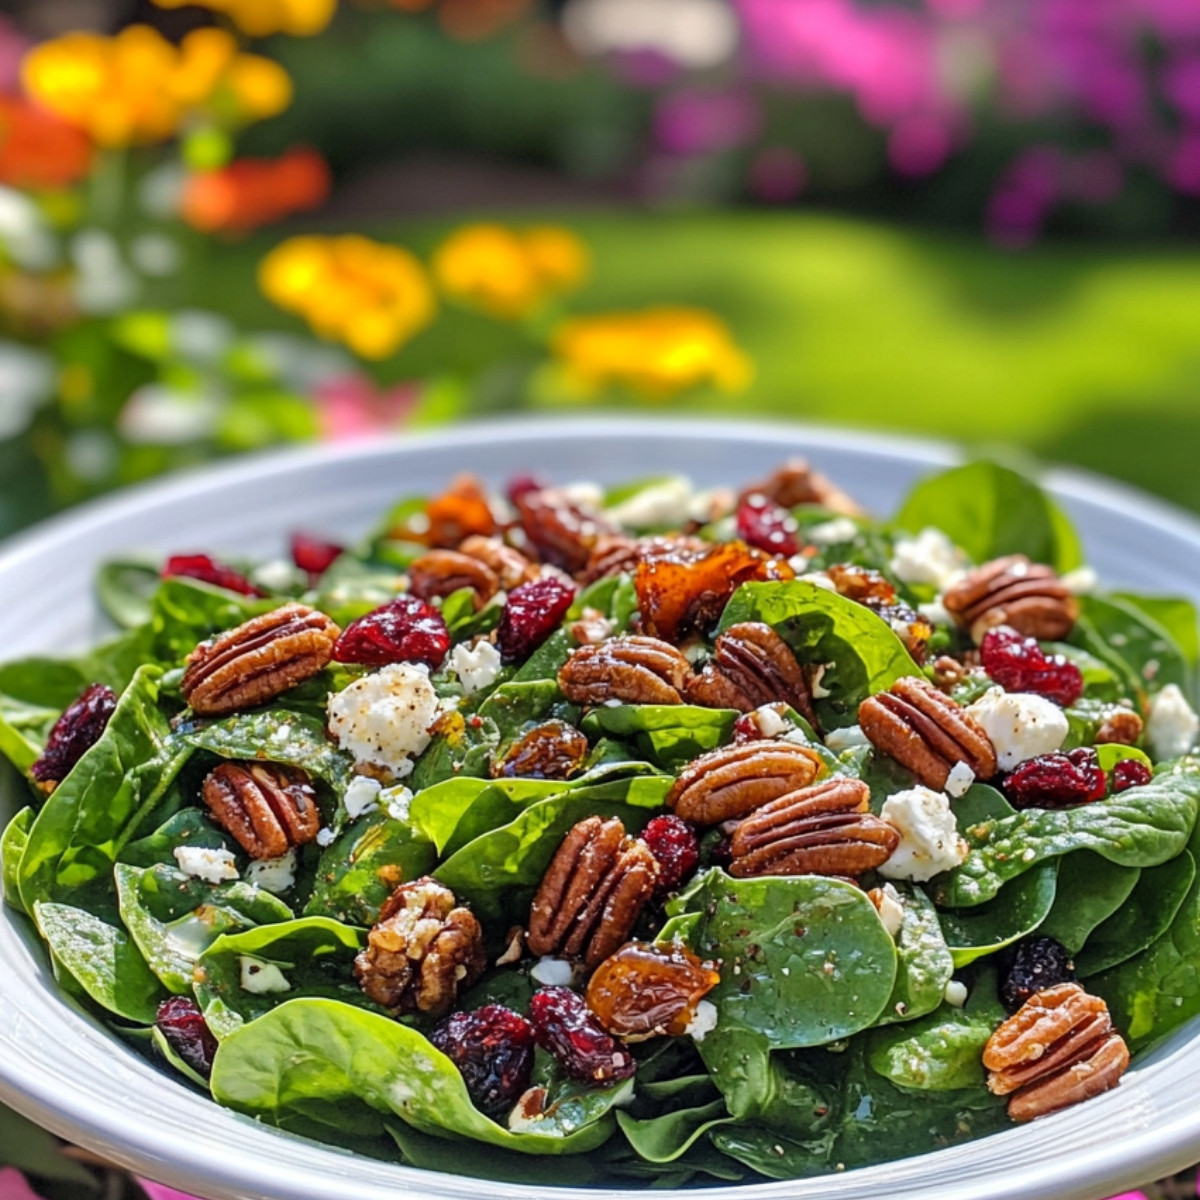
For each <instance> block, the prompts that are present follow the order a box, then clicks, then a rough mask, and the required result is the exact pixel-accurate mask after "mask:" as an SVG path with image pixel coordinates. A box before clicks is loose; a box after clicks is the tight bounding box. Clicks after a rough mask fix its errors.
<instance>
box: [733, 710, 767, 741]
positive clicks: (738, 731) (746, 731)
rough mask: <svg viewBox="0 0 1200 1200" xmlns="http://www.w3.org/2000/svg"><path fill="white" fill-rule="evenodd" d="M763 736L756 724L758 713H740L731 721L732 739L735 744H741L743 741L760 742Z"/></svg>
mask: <svg viewBox="0 0 1200 1200" xmlns="http://www.w3.org/2000/svg"><path fill="white" fill-rule="evenodd" d="M762 738H763V733H762V730H761V729H760V728H759V725H758V714H757V713H754V712H748V713H742V715H741V716H740V717H738V719H737V720H736V721H734V723H733V740H734V743H735V744H736V745H739V746H740V745H741V744H742V743H743V742H761V741H762Z"/></svg>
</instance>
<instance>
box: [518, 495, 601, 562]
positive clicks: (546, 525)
mask: <svg viewBox="0 0 1200 1200" xmlns="http://www.w3.org/2000/svg"><path fill="white" fill-rule="evenodd" d="M514 501H515V504H516V508H517V513H518V515H519V516H520V518H521V528H522V529H523V530H524V531H525V536H526V537H527V538H528V539H529V542H530V545H532V546H533V547H534V548H535V549H536V550H537V552H538V553H539V554H540V555H541V556H542V558H543V559H545V561H546V562H549V563H553V565H554V566H556V567H562V568H563V570H564V571H570V572H572V573H574V572H576V571H582V570H583V569H584V568H585V567H586V566H587V564H588V559H589V558H591V556H592V549H593V548H594V547H595V545H596V543H597V541H598V540H599V539H600V537H601V535H603V534H606V533H613V532H614V530H613V529H612V527H611V526H610V525H609V524H608V522H607V521H605V520H604V518H603V517H602V516H600V514H599V513H595V512H589V511H587V510H586V509H584V508H581V507H580V506H579V505H578V504H576V503H575V502H574V501H573V500H571V499H570V497H568V496H567V495H566V494H565V493H564V492H561V491H559V490H558V489H557V488H538V489H535V490H531V491H526V492H521V493H519V494H518V495H517V496H515V497H514Z"/></svg>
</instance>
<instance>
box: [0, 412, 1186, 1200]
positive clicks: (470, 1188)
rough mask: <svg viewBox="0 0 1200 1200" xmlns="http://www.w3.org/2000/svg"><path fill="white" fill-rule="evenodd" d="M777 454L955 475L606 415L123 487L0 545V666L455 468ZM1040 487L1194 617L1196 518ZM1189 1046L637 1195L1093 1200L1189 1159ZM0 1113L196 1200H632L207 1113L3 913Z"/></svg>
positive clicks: (792, 441) (212, 1108)
mask: <svg viewBox="0 0 1200 1200" xmlns="http://www.w3.org/2000/svg"><path fill="white" fill-rule="evenodd" d="M792 453H804V454H807V455H809V456H810V457H811V458H812V459H813V460H814V461H815V462H816V463H817V464H818V465H819V466H820V467H821V468H822V469H824V470H825V471H827V472H828V473H829V474H830V475H832V476H833V478H834V479H836V480H837V481H838V482H839V483H841V484H843V485H845V486H846V487H847V488H848V489H849V490H851V491H852V492H853V493H854V494H855V495H856V496H857V497H858V498H859V499H860V500H861V501H862V502H863V503H865V504H866V505H867V507H869V508H872V509H875V510H876V511H879V512H883V513H887V512H889V511H891V509H892V507H893V506H894V504H895V503H896V501H897V499H898V498H899V497H900V495H901V494H902V493H903V491H904V489H905V488H906V487H907V486H908V485H909V484H910V483H911V482H912V481H913V480H914V479H915V478H916V477H917V476H918V475H920V474H921V473H922V472H924V471H927V470H928V469H930V468H933V467H938V466H942V465H946V464H948V463H951V462H953V461H955V459H956V458H957V457H958V456H957V455H956V454H955V453H954V452H953V451H950V450H948V449H947V448H946V447H941V446H936V445H929V444H918V443H915V442H901V441H896V440H888V439H884V438H877V437H867V436H863V435H861V434H849V433H839V432H831V431H827V430H815V429H806V428H803V427H798V426H769V425H751V424H740V423H739V424H721V423H715V422H699V421H695V420H690V419H689V420H670V421H664V420H657V421H636V422H635V421H633V420H632V419H628V418H622V419H610V420H586V421H576V422H563V421H553V422H552V421H539V422H524V423H505V424H493V425H475V426H465V427H463V428H461V429H457V430H454V431H451V432H448V433H441V434H437V435H434V436H430V437H421V438H411V439H407V440H404V441H396V442H386V443H372V444H366V445H351V446H347V445H340V446H329V447H323V448H318V449H311V450H302V451H299V452H295V453H283V454H276V455H270V456H263V457H259V458H253V459H244V460H241V461H239V462H237V463H234V464H232V465H229V466H222V467H218V468H214V469H211V470H204V471H199V472H197V473H194V474H190V475H184V476H179V477H176V478H174V479H171V480H168V481H166V482H163V483H158V484H153V485H150V486H147V487H143V488H138V489H134V490H131V491H128V492H126V493H124V494H122V495H120V496H117V497H116V498H114V499H111V500H107V501H105V502H103V503H99V504H95V505H91V506H89V507H86V508H82V509H79V510H77V511H75V512H73V513H70V514H68V515H67V516H65V517H61V518H59V519H57V520H54V521H50V522H47V523H46V524H44V525H42V526H41V527H39V528H38V529H35V530H33V531H32V532H30V533H28V534H26V535H24V536H23V537H20V538H17V539H16V540H14V541H11V542H9V543H8V544H7V545H6V546H4V547H3V548H0V613H3V615H4V640H3V647H2V653H3V655H4V657H5V658H9V657H16V656H19V655H22V654H27V653H33V652H43V653H44V652H48V651H49V652H54V651H65V650H70V649H73V648H75V647H77V646H80V645H84V644H87V643H88V642H89V641H90V640H92V639H93V638H94V637H95V636H96V635H97V633H99V632H100V627H99V625H98V620H97V616H96V610H95V608H94V605H93V603H92V601H91V594H90V581H91V577H92V572H93V569H94V568H95V566H96V565H97V564H98V563H99V562H100V561H101V560H102V559H104V558H105V557H107V556H110V555H114V554H119V553H123V552H125V551H128V550H130V549H147V550H152V551H158V552H160V553H161V552H167V551H171V550H175V551H183V552H186V551H191V550H213V551H216V552H226V553H231V554H240V553H243V552H248V553H258V554H278V553H280V551H281V549H282V546H283V538H284V536H285V535H286V534H287V533H288V532H289V531H290V530H292V529H294V528H297V527H303V528H307V529H314V530H318V531H327V532H329V533H331V534H343V535H353V534H357V533H361V532H362V531H363V530H365V528H366V527H367V526H368V525H369V524H370V523H372V522H373V521H374V520H375V519H376V517H377V516H378V515H379V513H380V512H381V511H383V509H384V508H385V507H386V506H387V505H388V503H389V502H390V501H392V500H394V499H395V498H397V497H398V496H401V495H405V494H408V493H413V492H418V493H419V492H432V491H435V490H437V489H439V488H441V487H442V486H443V485H444V484H445V483H446V481H447V480H448V479H449V478H450V477H451V476H452V475H454V474H455V473H456V472H459V471H464V470H469V471H475V472H477V473H479V474H480V475H482V476H484V477H485V478H487V479H489V480H491V481H493V482H496V483H499V482H501V481H503V480H504V479H505V478H507V477H509V476H511V475H512V474H514V473H516V472H518V471H524V470H535V471H538V472H545V473H547V474H549V475H551V477H553V478H555V479H557V480H560V481H567V480H572V479H595V480H599V481H601V482H614V481H619V480H622V479H625V480H628V479H633V478H637V477H645V476H649V475H658V474H663V473H666V472H674V471H679V472H686V473H688V474H690V475H691V476H692V477H693V478H694V479H695V480H696V481H697V483H699V484H702V485H707V484H716V483H730V482H734V483H736V482H738V481H745V480H748V479H753V478H755V477H758V476H760V475H762V474H763V473H765V471H766V470H768V469H769V468H770V467H771V466H773V465H774V464H775V463H776V462H777V461H778V460H780V459H782V458H783V457H784V456H785V455H788V454H792ZM1052 482H1053V484H1054V486H1055V489H1056V491H1057V493H1058V495H1059V496H1060V498H1061V499H1062V501H1063V503H1064V504H1065V505H1066V507H1067V509H1068V510H1069V511H1070V513H1071V514H1072V516H1073V517H1074V518H1075V519H1076V521H1077V522H1078V524H1079V527H1080V530H1081V532H1082V533H1083V536H1084V541H1085V543H1086V545H1087V548H1088V551H1089V553H1090V556H1091V561H1092V563H1093V564H1094V565H1095V566H1096V568H1097V569H1098V570H1099V572H1100V575H1101V578H1102V579H1104V580H1105V581H1107V582H1110V583H1113V584H1127V585H1136V586H1137V587H1139V588H1143V589H1145V590H1148V591H1170V592H1176V593H1185V594H1188V595H1190V596H1192V597H1195V598H1200V523H1198V522H1197V521H1195V520H1193V519H1191V518H1189V517H1186V516H1185V515H1183V514H1181V513H1179V512H1176V511H1173V510H1171V509H1169V508H1168V507H1166V506H1165V505H1162V504H1160V503H1157V502H1155V501H1152V500H1149V499H1147V498H1146V497H1144V496H1141V495H1137V494H1134V493H1131V492H1129V491H1128V490H1126V489H1124V488H1121V487H1119V486H1117V485H1112V484H1107V483H1104V482H1103V481H1099V480H1089V479H1084V478H1082V477H1079V476H1068V475H1065V474H1062V475H1056V476H1055V477H1054V478H1053V481H1052ZM9 799H10V801H11V799H12V798H11V797H10V798H9ZM1198 1036H1200V1029H1197V1028H1196V1026H1195V1023H1194V1024H1193V1025H1192V1026H1189V1027H1188V1028H1186V1029H1183V1030H1181V1031H1179V1032H1178V1033H1177V1034H1176V1035H1175V1036H1174V1037H1172V1038H1171V1039H1170V1040H1169V1041H1168V1042H1167V1043H1166V1044H1165V1045H1163V1046H1161V1047H1160V1048H1159V1049H1158V1050H1157V1051H1156V1052H1155V1053H1153V1054H1152V1055H1150V1056H1149V1057H1147V1058H1146V1059H1144V1060H1142V1061H1141V1062H1140V1063H1139V1064H1138V1065H1137V1067H1136V1068H1135V1069H1134V1070H1132V1071H1131V1072H1130V1073H1129V1074H1128V1075H1127V1076H1126V1078H1125V1080H1124V1081H1123V1082H1122V1084H1121V1086H1120V1087H1119V1088H1117V1089H1116V1090H1115V1091H1113V1092H1110V1093H1108V1094H1107V1095H1104V1096H1102V1097H1099V1098H1098V1099H1095V1100H1092V1101H1089V1102H1088V1103H1087V1104H1084V1105H1080V1106H1078V1107H1076V1108H1074V1109H1070V1110H1068V1111H1067V1112H1064V1113H1061V1114H1059V1115H1057V1116H1053V1117H1049V1118H1047V1119H1045V1120H1042V1121H1038V1122H1037V1123H1036V1124H1034V1125H1032V1126H1029V1127H1026V1128H1021V1129H1013V1130H1009V1131H1006V1132H1003V1133H999V1134H995V1135H993V1136H991V1137H987V1138H984V1139H982V1140H980V1141H976V1142H971V1143H968V1144H966V1145H963V1146H956V1147H952V1148H950V1149H947V1150H942V1151H938V1152H937V1153H934V1154H925V1155H922V1156H919V1157H915V1158H908V1159H904V1160H901V1161H899V1162H894V1163H888V1164H885V1165H882V1166H877V1167H870V1168H866V1169H863V1170H857V1171H851V1172H847V1173H845V1174H841V1175H833V1176H826V1177H823V1178H817V1179H810V1180H798V1181H795V1182H788V1183H761V1184H753V1185H745V1186H738V1187H726V1188H714V1189H691V1190H689V1191H687V1192H686V1193H685V1192H677V1193H658V1194H659V1195H664V1196H671V1195H675V1196H678V1197H680V1198H682V1197H683V1196H685V1195H686V1196H688V1197H689V1198H692V1200H697V1198H698V1197H701V1196H711V1197H713V1198H714V1200H715V1198H716V1197H720V1198H721V1200H782V1197H789V1198H791V1197H797V1198H799V1197H817V1196H820V1197H822V1198H823V1200H867V1197H884V1196H886V1197H889V1198H891V1200H904V1198H907V1200H915V1198H916V1197H921V1198H923V1200H968V1198H969V1200H1001V1198H1010V1197H1011V1198H1014V1200H1015V1198H1016V1197H1021V1198H1023V1200H1040V1198H1044V1200H1050V1198H1055V1200H1096V1198H1098V1197H1101V1196H1106V1195H1111V1194H1112V1193H1114V1192H1119V1191H1121V1190H1122V1189H1124V1188H1126V1187H1129V1186H1133V1185H1136V1184H1137V1183H1139V1182H1144V1181H1146V1180H1149V1179H1153V1178H1156V1177H1159V1176H1161V1175H1165V1174H1168V1173H1170V1172H1173V1171H1177V1170H1180V1169H1182V1168H1183V1167H1184V1166H1186V1165H1187V1164H1188V1163H1189V1162H1192V1161H1194V1160H1195V1159H1197V1158H1200V1104H1197V1100H1196V1083H1195V1076H1196V1074H1197V1072H1198V1069H1200V1045H1196V1044H1193V1043H1195V1042H1196V1041H1197V1038H1198ZM0 1099H2V1100H3V1101H5V1102H6V1103H8V1104H10V1105H12V1106H13V1107H14V1108H16V1109H18V1110H20V1111H21V1112H23V1113H25V1114H26V1115H28V1116H30V1117H32V1118H33V1119H35V1120H37V1121H39V1122H41V1123H42V1124H44V1125H46V1126H48V1127H49V1128H51V1129H52V1130H54V1131H55V1132H56V1133H58V1134H61V1135H62V1136H64V1137H67V1138H70V1139H71V1140H73V1141H75V1142H77V1143H79V1144H81V1145H83V1146H86V1147H88V1148H89V1149H91V1150H94V1151H96V1152H98V1153H100V1154H103V1155H105V1156H107V1157H108V1158H110V1159H113V1160H115V1161H117V1162H119V1163H121V1164H123V1165H125V1166H127V1167H130V1168H132V1169H134V1170H136V1171H138V1172H140V1173H142V1174H143V1175H146V1176H149V1177H151V1178H153V1179H156V1180H160V1181H162V1182H164V1183H168V1184H171V1185H173V1186H175V1187H177V1188H180V1189H183V1190H184V1191H188V1192H193V1193H195V1194H197V1195H199V1196H204V1197H209V1198H211V1200H234V1198H237V1200H243V1198H245V1200H249V1198H251V1197H255V1198H261V1200H268V1198H270V1200H351V1198H353V1200H395V1198H396V1197H397V1196H408V1197H414V1198H416V1200H452V1198H462V1200H482V1198H484V1197H487V1198H491V1200H529V1198H530V1197H531V1196H532V1195H534V1194H537V1193H539V1192H543V1191H544V1192H545V1193H547V1194H548V1195H553V1196H554V1197H556V1198H561V1200H567V1198H568V1197H570V1198H578V1200H585V1198H586V1200H596V1198H597V1197H610V1198H615V1197H627V1196H630V1195H631V1194H632V1193H630V1192H628V1191H623V1190H615V1189H614V1190H603V1189H600V1190H597V1189H590V1190H581V1189H574V1188H563V1189H548V1188H547V1189H539V1188H536V1187H529V1186H509V1185H504V1184H497V1183H490V1182H476V1181H473V1180H469V1179H463V1178H458V1177H455V1176H450V1175H440V1174H433V1173H429V1172H424V1171H416V1170H412V1169H409V1168H404V1167H398V1166H391V1165H387V1164H384V1163H379V1162H375V1161H372V1160H368V1159H364V1158H358V1157H353V1156H350V1155H348V1154H346V1153H344V1152H341V1151H338V1150H337V1149H334V1148H331V1147H329V1146H324V1145H319V1144H317V1143H315V1142H310V1141H306V1140H304V1139H300V1138H296V1137H293V1136H290V1135H288V1134H284V1133H279V1132H277V1131H275V1130H272V1129H270V1128H267V1127H264V1126H261V1125H258V1124H256V1123H255V1122H253V1121H251V1120H248V1119H246V1118H244V1117H240V1116H237V1115H235V1114H233V1113H231V1112H227V1111H225V1110H224V1109H221V1108H219V1107H217V1106H216V1105H215V1104H213V1103H211V1102H210V1101H208V1100H206V1099H204V1098H203V1097H202V1096H199V1095H197V1094H195V1093H193V1092H191V1091H189V1090H187V1089H186V1088H185V1087H182V1086H180V1085H179V1084H177V1083H175V1082H174V1081H173V1080H172V1079H171V1078H170V1077H169V1076H168V1075H166V1074H163V1073H160V1072H158V1071H156V1070H155V1069H154V1068H153V1067H152V1066H150V1065H149V1064H148V1063H147V1062H145V1061H144V1060H143V1059H142V1058H140V1057H138V1056H137V1055H136V1054H134V1053H133V1052H132V1051H130V1050H128V1049H127V1048H125V1047H124V1046H123V1045H122V1044H121V1043H120V1042H118V1041H117V1040H116V1039H115V1038H113V1037H111V1036H110V1035H108V1034H107V1033H105V1032H104V1031H103V1030H102V1029H101V1028H100V1026H99V1025H98V1024H96V1023H94V1022H93V1021H92V1020H91V1019H89V1018H88V1017H87V1016H86V1015H84V1014H83V1013H82V1012H81V1011H80V1010H79V1009H77V1008H76V1007H75V1006H73V1005H72V1004H71V1003H70V1002H68V1001H67V1000H65V999H64V997H63V995H62V994H61V992H60V991H59V990H58V989H57V987H56V986H55V984H54V981H53V979H52V977H51V974H50V970H49V967H48V965H47V961H46V957H45V955H44V953H43V952H42V950H41V948H40V946H39V945H38V944H37V943H36V940H35V938H34V937H33V936H32V935H31V934H30V933H29V931H28V929H27V927H26V925H25V924H24V922H23V921H22V920H21V919H20V918H18V917H17V916H16V914H14V913H13V912H11V911H9V910H7V909H6V910H4V912H3V916H2V917H0Z"/></svg>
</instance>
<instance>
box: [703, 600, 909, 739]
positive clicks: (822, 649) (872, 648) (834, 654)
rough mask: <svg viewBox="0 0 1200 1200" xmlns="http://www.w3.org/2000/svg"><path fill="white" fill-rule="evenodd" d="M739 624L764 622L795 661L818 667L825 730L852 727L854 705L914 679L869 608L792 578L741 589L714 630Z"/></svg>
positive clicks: (901, 651)
mask: <svg viewBox="0 0 1200 1200" xmlns="http://www.w3.org/2000/svg"><path fill="white" fill-rule="evenodd" d="M741 621H764V622H765V623H766V624H768V625H770V626H772V627H773V628H774V629H775V631H776V633H778V634H779V635H780V637H782V638H783V640H784V641H785V642H787V644H788V645H789V646H790V647H791V649H792V652H793V653H794V654H795V655H796V657H797V659H798V660H799V661H800V662H801V663H804V664H807V665H810V666H814V667H815V666H824V667H825V671H824V674H822V676H821V687H822V688H823V689H825V690H826V691H828V692H829V695H828V696H825V697H823V698H821V699H819V700H817V701H815V705H816V710H817V716H818V717H819V718H820V720H821V724H822V725H823V726H824V727H825V728H826V729H837V728H841V727H843V726H846V725H853V724H854V723H855V721H856V720H857V719H858V706H859V704H860V703H861V702H862V701H863V700H865V699H866V698H867V697H868V696H870V695H872V694H873V693H875V692H881V691H886V690H887V689H888V688H889V687H891V686H892V684H893V683H895V682H896V680H897V679H901V678H903V677H904V676H906V675H920V674H921V669H920V667H918V666H917V664H916V663H915V662H913V660H912V657H911V656H910V655H909V653H908V651H907V650H906V649H905V647H904V643H903V642H902V641H901V640H900V639H899V638H898V637H897V636H896V633H895V631H894V630H893V629H892V628H891V626H890V625H888V623H887V622H886V621H884V620H882V619H881V618H880V617H879V616H877V615H876V614H875V613H873V612H872V611H871V610H870V609H869V608H864V607H863V605H861V604H856V603H855V602H854V601H853V600H847V599H846V598H845V597H844V596H839V595H838V594H837V593H836V592H830V591H827V590H826V589H825V588H820V587H817V586H816V584H813V583H807V582H805V581H804V580H801V579H796V580H791V581H790V582H787V583H745V584H742V586H741V587H740V588H738V590H737V591H736V592H734V594H733V597H732V598H731V599H730V601H729V603H728V604H727V605H726V606H725V611H724V613H723V614H722V616H721V623H720V630H725V629H728V628H729V627H730V626H731V625H736V624H738V623H739V622H741Z"/></svg>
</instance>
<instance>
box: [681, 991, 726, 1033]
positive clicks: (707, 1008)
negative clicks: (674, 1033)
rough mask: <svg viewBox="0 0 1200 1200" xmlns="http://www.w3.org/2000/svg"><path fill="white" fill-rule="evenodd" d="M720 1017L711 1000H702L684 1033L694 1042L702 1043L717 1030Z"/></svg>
mask: <svg viewBox="0 0 1200 1200" xmlns="http://www.w3.org/2000/svg"><path fill="white" fill-rule="evenodd" d="M719 1016H720V1013H719V1012H718V1011H717V1006H716V1005H715V1004H713V1003H712V1001H711V1000H701V1001H700V1003H699V1004H697V1005H696V1011H695V1012H694V1013H693V1014H692V1019H691V1020H690V1021H689V1022H688V1024H687V1028H686V1029H685V1030H684V1031H683V1032H684V1033H685V1034H686V1035H687V1036H688V1037H690V1038H691V1039H692V1040H693V1041H696V1042H702V1041H704V1039H705V1038H706V1037H707V1036H708V1035H709V1034H710V1033H712V1031H713V1030H714V1029H716V1027H717V1018H718V1017H719Z"/></svg>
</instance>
